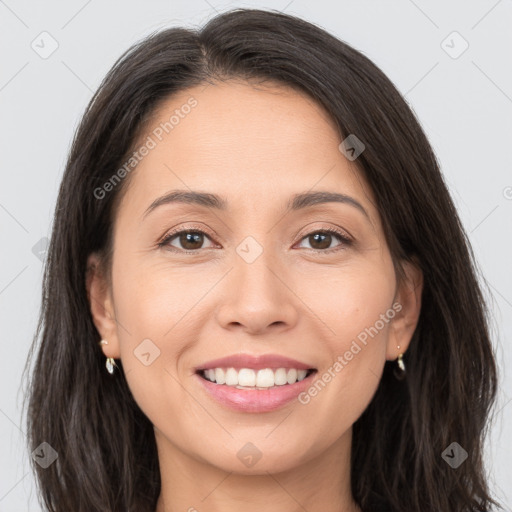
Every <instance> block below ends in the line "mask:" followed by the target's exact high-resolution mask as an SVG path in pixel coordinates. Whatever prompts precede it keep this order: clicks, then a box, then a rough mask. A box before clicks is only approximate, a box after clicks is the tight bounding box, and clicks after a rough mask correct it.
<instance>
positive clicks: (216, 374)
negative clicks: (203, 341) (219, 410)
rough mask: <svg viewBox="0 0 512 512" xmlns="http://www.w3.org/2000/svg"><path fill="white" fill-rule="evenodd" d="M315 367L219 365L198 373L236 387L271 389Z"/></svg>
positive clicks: (297, 379)
mask: <svg viewBox="0 0 512 512" xmlns="http://www.w3.org/2000/svg"><path fill="white" fill-rule="evenodd" d="M316 371H317V370H316V369H315V368H309V369H307V370H305V369H302V368H277V369H274V368H262V369H259V370H258V369H253V368H233V367H229V368H227V367H224V368H222V367H219V368H209V369H207V370H197V371H196V374H197V375H199V377H201V378H202V379H204V380H207V381H209V382H212V383H214V384H217V385H219V386H227V387H232V388H236V389H246V390H269V389H275V388H279V387H281V386H290V385H293V384H295V383H296V382H301V381H302V380H304V379H306V378H308V377H309V376H310V375H312V374H313V373H316Z"/></svg>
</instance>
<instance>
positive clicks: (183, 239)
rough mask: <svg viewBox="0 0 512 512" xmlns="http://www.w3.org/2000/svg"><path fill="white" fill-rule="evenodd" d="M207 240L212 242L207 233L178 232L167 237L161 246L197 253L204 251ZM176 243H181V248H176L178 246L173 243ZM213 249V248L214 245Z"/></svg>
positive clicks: (195, 231) (194, 231)
mask: <svg viewBox="0 0 512 512" xmlns="http://www.w3.org/2000/svg"><path fill="white" fill-rule="evenodd" d="M205 239H207V240H210V238H209V237H208V235H207V234H206V233H203V232H202V231H199V230H186V231H178V232H177V233H173V234H171V235H169V236H167V237H166V238H165V239H164V240H162V242H161V243H160V244H159V245H160V246H169V247H172V248H173V249H178V250H180V249H181V250H183V251H197V250H198V249H203V247H202V246H203V244H204V241H205ZM176 241H177V242H179V245H180V246H178V247H176V245H173V242H176ZM211 247H213V245H212V246H211Z"/></svg>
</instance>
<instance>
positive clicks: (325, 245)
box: [302, 229, 350, 252]
mask: <svg viewBox="0 0 512 512" xmlns="http://www.w3.org/2000/svg"><path fill="white" fill-rule="evenodd" d="M336 238H337V239H338V240H339V241H340V243H338V244H337V245H335V246H334V247H331V243H332V242H333V240H335V239H336ZM302 240H307V241H308V243H309V245H310V247H309V248H310V249H313V250H315V251H322V252H329V251H330V250H331V249H332V250H337V249H339V248H342V246H344V245H349V244H350V239H349V238H347V237H346V236H345V235H343V234H342V233H340V232H338V231H336V230H331V229H322V230H319V231H315V232H313V233H310V234H309V235H307V236H305V237H304V238H303V239H302ZM306 248H308V247H306Z"/></svg>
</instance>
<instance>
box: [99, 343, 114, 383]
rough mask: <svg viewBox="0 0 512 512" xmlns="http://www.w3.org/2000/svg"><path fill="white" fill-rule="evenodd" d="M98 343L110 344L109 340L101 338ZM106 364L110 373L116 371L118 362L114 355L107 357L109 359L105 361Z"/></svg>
mask: <svg viewBox="0 0 512 512" xmlns="http://www.w3.org/2000/svg"><path fill="white" fill-rule="evenodd" d="M98 345H99V346H100V347H101V345H108V341H107V340H101V341H100V342H99V343H98ZM105 366H106V368H107V371H108V373H110V375H112V374H113V373H114V367H115V368H117V364H116V362H115V361H114V359H113V358H112V357H107V361H106V362H105Z"/></svg>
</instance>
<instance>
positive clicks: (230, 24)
mask: <svg viewBox="0 0 512 512" xmlns="http://www.w3.org/2000/svg"><path fill="white" fill-rule="evenodd" d="M230 78H241V79H257V80H270V81H277V82H279V83H282V84H285V85H288V86H290V87H294V88H298V89H300V90H302V91H305V92H306V93H307V94H308V95H309V96H310V97H311V98H312V99H313V100H314V101H316V102H318V104H319V105H322V106H323V107H325V109H326V110H327V111H328V112H329V113H330V115H331V116H332V119H333V120H334V122H335V123H336V126H337V127H338V129H339V135H340V141H341V140H343V139H344V138H345V137H347V136H348V135H349V134H356V136H357V137H358V139H360V140H361V141H363V143H364V144H365V146H366V149H365V151H364V152H363V153H362V154H361V155H360V156H359V157H358V158H357V160H356V161H355V163H356V164H357V167H358V169H359V171H360V172H361V173H362V175H363V176H364V177H365V179H366V180H367V182H368V183H369V184H370V186H371V188H372V190H373V193H374V194H375V197H376V201H377V204H376V206H377V208H378V210H379V212H380V216H381V218H382V222H383V226H384V231H385V236H386V240H387V243H388V246H389V248H390V252H391V255H392V257H393V261H394V262H395V265H396V266H397V268H398V269H399V268H400V262H403V261H406V260H411V259H413V258H414V259H415V261H417V262H418V264H419V265H420V267H421V269H422V271H423V276H424V290H423V296H422V309H421V315H420V319H419V323H418V326H417V329H416V331H415V333H414V336H413V339H412V341H411V344H410V347H409V350H408V351H407V353H406V355H405V363H406V366H407V378H406V379H405V380H403V381H398V380H397V379H395V378H394V376H393V374H392V364H391V363H390V362H387V363H386V365H385V368H384V374H383V376H382V379H381V381H380V384H379V387H378V390H377V392H376V394H375V396H374V398H373V400H372V401H371V403H370V405H369V406H368V408H367V409H366V411H365V412H364V413H363V415H362V416H361V417H360V418H359V419H358V420H357V422H356V423H355V424H354V430H353V449H352V491H353V495H354V498H355V500H356V502H357V503H358V504H359V505H360V506H361V508H362V509H363V510H364V511H365V512H376V511H393V512H412V511H427V510H428V511H434V510H435V511H436V512H455V511H457V512H458V511H489V510H491V507H493V506H494V505H496V502H495V501H494V500H493V499H492V497H491V495H490V492H489V489H488V485H487V480H486V474H485V470H484V465H483V460H482V449H483V439H484V435H485V431H486V428H487V425H488V417H489V413H490V410H491V406H492V404H493V402H494V399H495V395H496V387H497V377H496V366H495V361H494V356H493V352H492V346H491V342H490V339H489V338H490V337H489V327H488V319H487V316H486V315H487V313H486V308H485V303H484V299H483V295H482V292H481V289H480V288H479V283H478V280H477V267H476V265H475V262H474V256H473V254H472V252H471V248H470V245H469V242H468V240H467V237H466V234H465V232H464V230H463V227H462V225H461V222H460V220H459V217H458V215H457V212H456V210H455V207H454V204H453V202H452V199H451V198H450V195H449V193H448V191H447V187H446V185H445V183H444V181H443V178H442V176H441V172H440V169H439V164H438V162H437V160H436V157H435V155H434V153H433V151H432V148H431V146H430V145H429V143H428V141H427V138H426V136H425V134H424V132H423V131H422V129H421V127H420V124H419V123H418V121H417V119H416V118H415V116H414V114H413V112H412V111H411V109H410V108H409V107H408V105H407V103H406V102H405V101H404V99H403V97H402V96H401V95H400V93H399V92H398V91H397V90H396V88H395V87H394V86H393V84H392V83H391V81H390V80H389V79H388V78H387V77H386V76H385V75H384V74H383V73H382V71H380V70H379V68H378V67H376V66H375V65H374V64H373V63H372V62H371V61H370V60H369V59H368V58H366V57H365V56H364V55H362V54H361V53H360V52H358V51H356V50H355V49H353V48H351V47H350V46H349V45H348V44H346V43H344V42H342V41H340V40H338V39H337V38H335V37H333V36H331V35H329V34H328V33H327V32H325V31H324V30H322V29H320V28H319V27H317V26H315V25H313V24H311V23H308V22H305V21H303V20H301V19H299V18H296V17H293V16H289V15H285V14H282V13H277V12H273V11H261V10H254V9H237V10H233V11H230V12H227V13H224V14H221V15H218V16H216V17H215V18H213V19H212V20H211V21H210V22H208V23H207V24H206V25H205V26H204V27H203V28H202V29H201V30H198V31H195V30H186V29H183V28H170V29H166V30H162V31H160V32H157V33H155V34H153V35H151V36H149V37H147V38H146V39H145V40H143V41H142V42H140V43H138V44H136V45H135V46H133V47H132V48H131V49H129V50H128V51H127V52H126V53H125V54H124V55H122V56H121V57H120V59H119V60H118V61H117V62H116V63H115V65H114V66H113V68H112V69H111V70H110V72H109V73H108V74H107V76H106V77H105V79H104V80H103V82H102V84H101V85H100V87H99V89H98V91H97V92H96V93H95V95H94V96H93V98H92V100H91V101H90V103H89V105H88V107H87V110H86V112H85V114H84V116H83V119H82V121H81V124H80V126H79V127H78V130H77V132H76V134H75V138H74V141H73V145H72V148H71V151H70V155H69V158H68V161H67V165H66V169H65V172H64V176H63V179H62V183H61V187H60V192H59V197H58V202H57V206H56V210H55V217H54V224H53V232H52V236H51V242H50V246H49V250H48V257H47V261H46V265H45V273H44V283H43V297H42V306H41V314H40V319H39V324H38V328H37V332H36V335H35V338H34V342H33V344H32V347H31V350H30V354H29V359H28V360H27V367H28V364H29V362H30V361H31V360H32V359H33V358H34V356H36V357H35V365H34V368H33V371H32V374H31V380H30V383H29V387H28V393H27V399H28V414H27V427H28V429H27V430H28V447H29V450H30V451H32V450H34V449H35V448H36V447H37V446H39V445H40V444H41V443H42V442H47V443H48V444H49V445H50V446H51V447H52V448H53V449H54V450H55V451H56V452H57V453H58V458H57V459H56V460H55V462H54V463H53V464H51V465H50V466H49V467H48V468H46V469H43V468H42V467H41V466H40V465H39V464H37V463H33V469H34V472H35V474H36V477H37V482H38V487H39V490H40V500H41V503H44V505H45V506H46V507H47V508H48V510H50V511H58V512H63V511H65V512H68V511H70V510H73V511H74V512H80V511H84V512H91V511H93V510H94V511H109V512H110V511H123V512H126V511H134V512H146V511H147V512H154V510H155V507H156V502H157V498H158V495H159V493H160V473H159V467H158V457H157V451H156V444H155V439H154V432H153V428H152V424H151V422H150V421H149V419H148V418H147V417H146V416H145V415H144V414H143V413H142V411H141V410H140V409H139V407H138V406H137V404H136V403H135V401H134V399H133V397H132V394H131V392H130V390H129V388H128V385H127V382H126V380H125V377H124V374H123V371H122V363H121V361H118V362H117V363H118V366H119V367H120V371H118V372H117V373H116V374H115V376H114V377H111V376H110V375H109V374H108V373H107V372H106V370H105V365H104V362H105V358H104V356H103V353H102V351H101V350H100V349H99V348H98V345H97V342H98V341H99V335H98V332H97V331H96V329H95V327H94V324H93V322H92V317H91V314H90V308H89V303H88V298H87V294H86V288H85V277H86V261H87V256H88V255H89V254H91V253H92V252H94V251H100V252H102V253H104V254H108V253H109V250H111V244H112V239H111V234H112V225H113V221H114V215H115V210H116V208H115V205H116V201H117V200H118V199H119V197H120V193H121V191H122V190H123V187H124V186H125V185H126V181H127V180H124V181H123V182H121V183H120V184H119V185H117V186H116V187H114V189H113V190H112V191H111V192H109V193H108V194H105V195H104V197H101V198H98V197H97V196H98V194H97V193H96V194H95V190H97V189H98V187H101V186H102V185H103V184H104V183H105V182H106V181H108V180H109V178H111V177H112V175H113V174H114V173H115V172H116V171H117V170H118V169H119V168H120V167H121V166H122V165H123V162H124V161H125V158H126V155H128V154H130V152H131V151H133V148H134V147H135V144H136V142H137V140H138V137H139V135H140V133H139V132H140V129H141V126H143V123H144V122H145V120H147V119H148V117H149V116H150V115H151V114H152V113H153V112H154V111H155V108H156V107H157V105H158V104H159V102H160V101H161V100H163V99H166V98H168V97H169V96H170V95H172V94H173V93H175V92H178V91H182V90H185V89H186V88H189V87H191V86H194V85H198V84H201V83H205V82H207V81H212V80H225V79H230ZM27 367H26V371H27ZM452 442H457V443H458V444H459V445H460V446H461V447H462V448H463V449H464V450H465V451H466V452H467V455H468V459H467V460H466V461H465V462H464V463H462V464H461V465H460V466H459V467H458V468H456V469H455V468H453V467H451V465H450V464H448V463H447V462H446V460H445V459H444V458H443V457H442V453H443V451H444V450H445V449H446V448H447V447H449V445H450V444H451V443H452Z"/></svg>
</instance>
